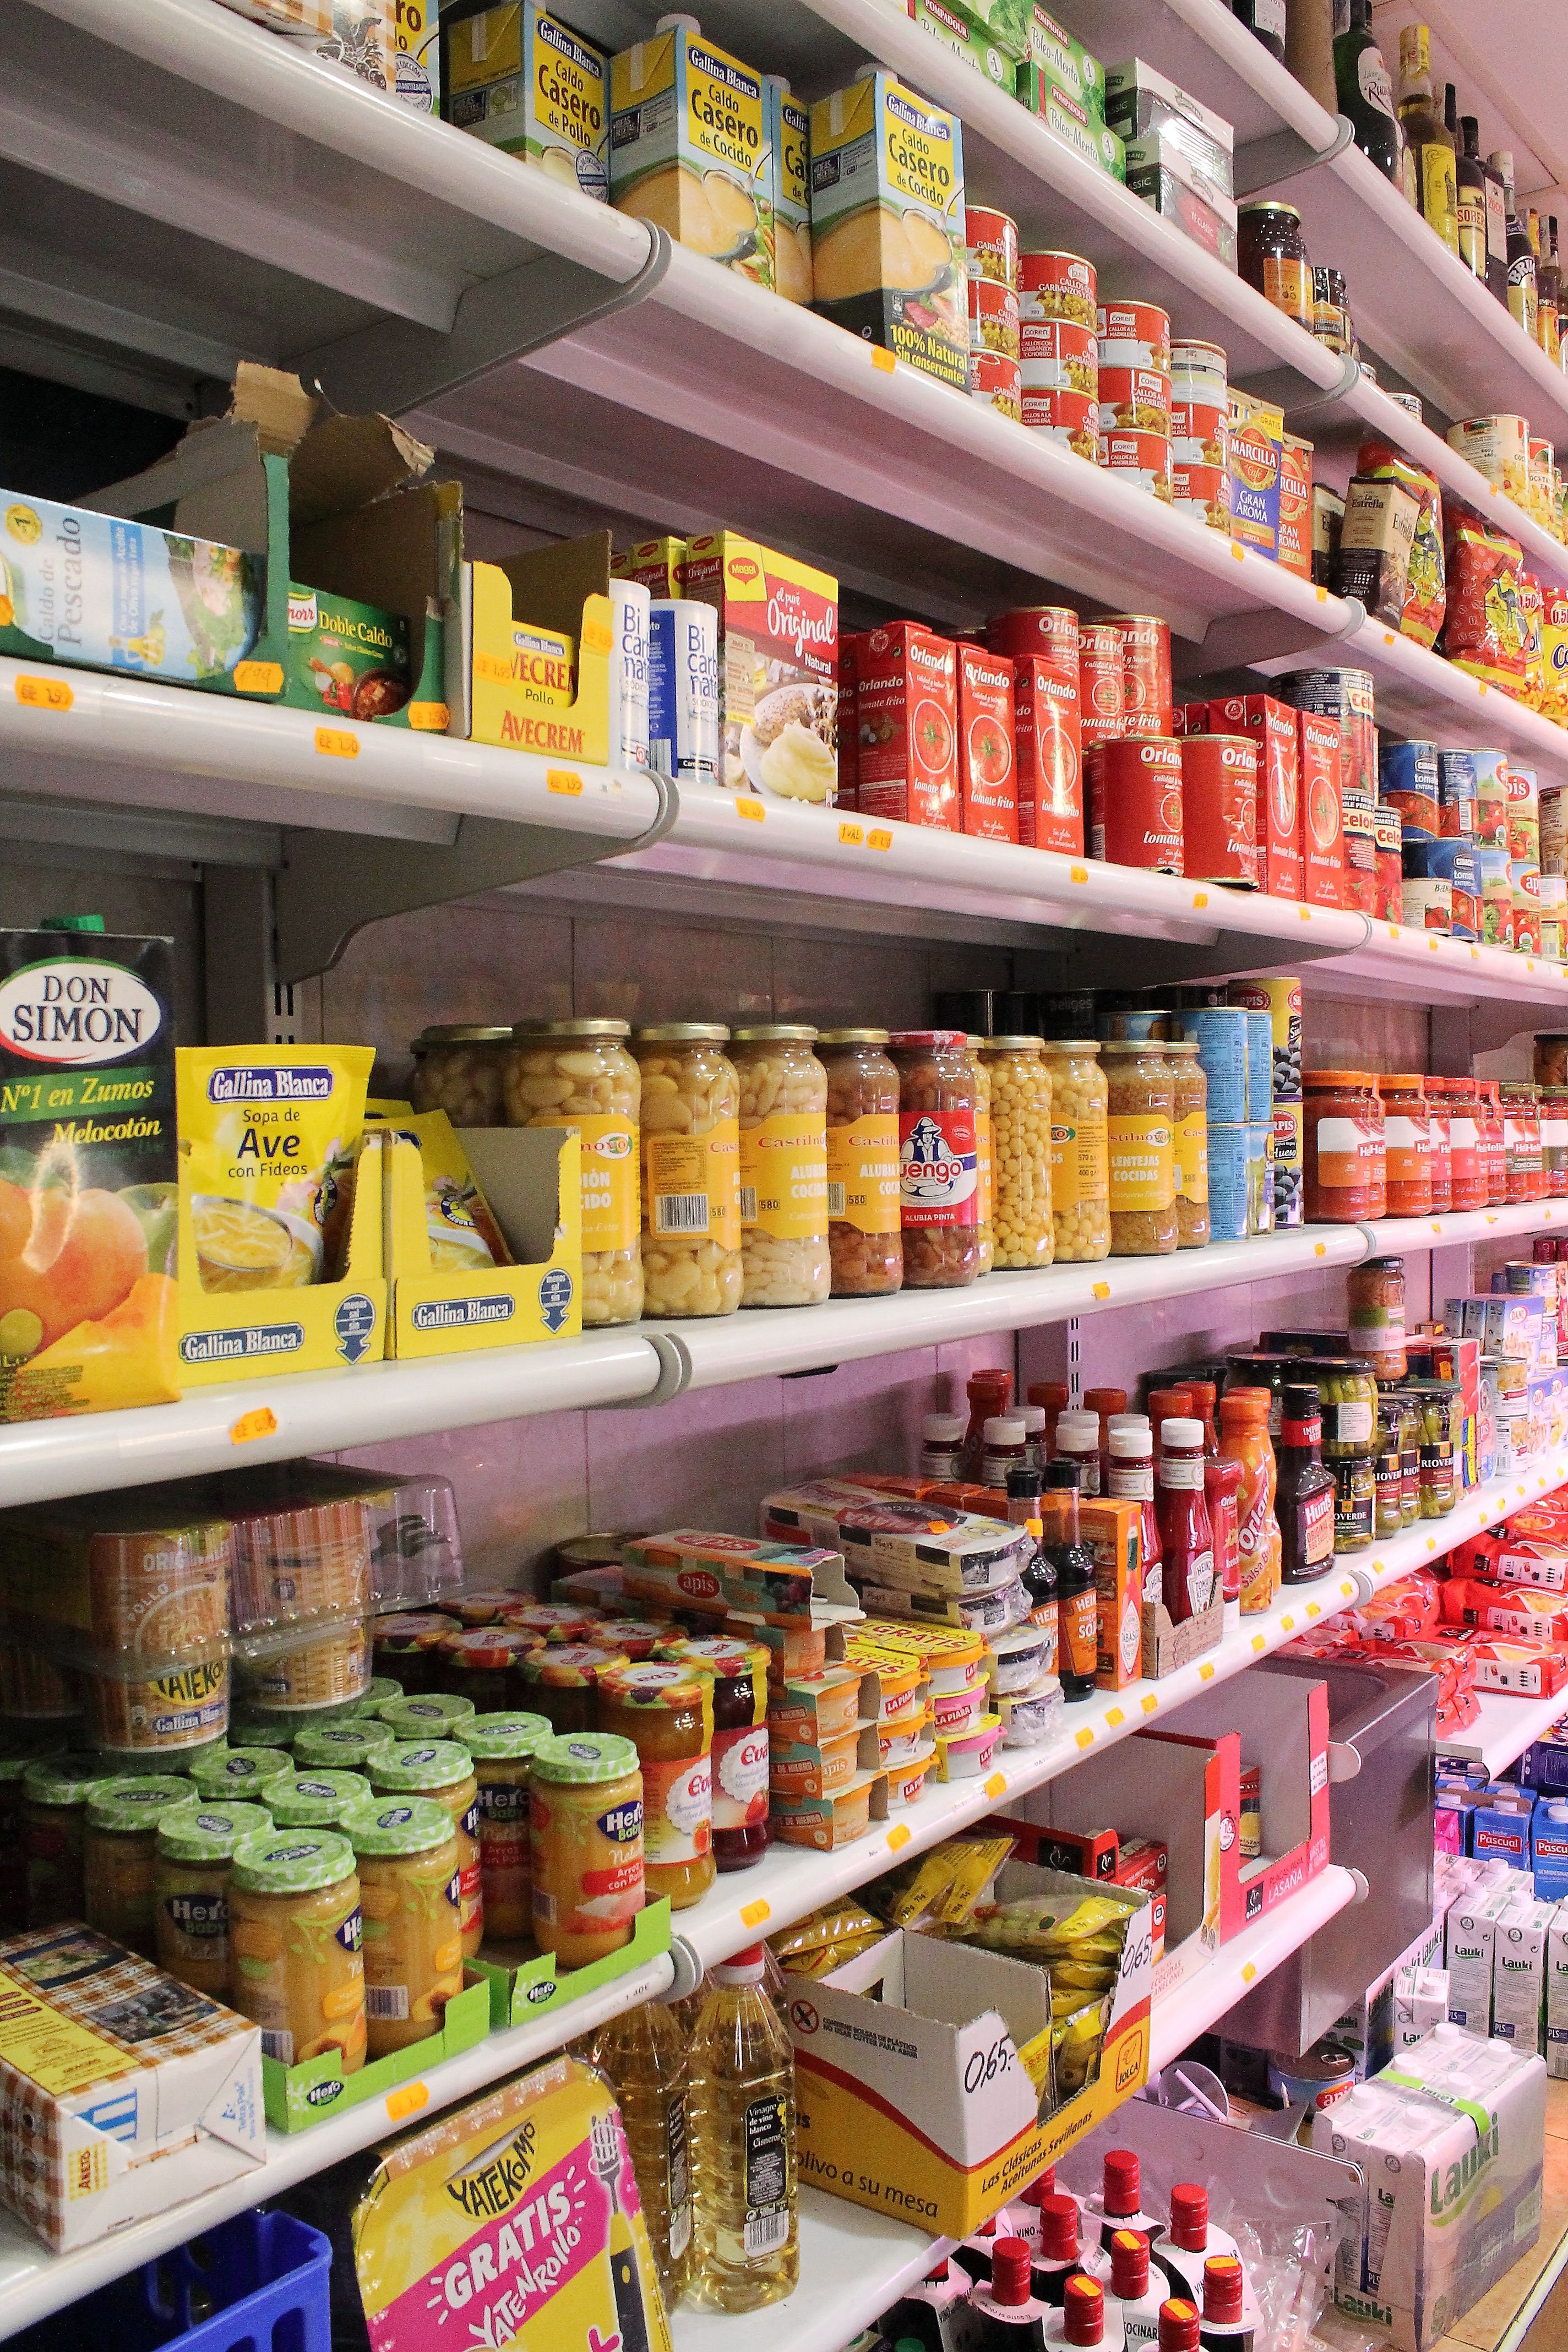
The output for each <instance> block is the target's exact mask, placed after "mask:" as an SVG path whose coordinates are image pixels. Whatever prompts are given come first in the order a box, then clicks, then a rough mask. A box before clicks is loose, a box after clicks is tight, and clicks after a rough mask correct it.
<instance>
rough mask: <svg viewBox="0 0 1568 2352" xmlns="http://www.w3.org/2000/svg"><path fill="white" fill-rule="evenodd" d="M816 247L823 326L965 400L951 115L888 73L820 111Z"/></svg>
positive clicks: (839, 93)
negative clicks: (888, 355) (879, 350)
mask: <svg viewBox="0 0 1568 2352" xmlns="http://www.w3.org/2000/svg"><path fill="white" fill-rule="evenodd" d="M811 241H812V268H813V272H814V279H815V286H816V294H815V298H814V299H815V302H816V309H817V310H820V311H821V312H822V314H823V316H824V318H826V319H831V320H834V322H835V324H836V325H837V326H840V327H846V328H847V329H848V331H849V332H850V333H851V334H852V335H860V336H863V337H864V338H865V340H866V341H868V342H872V343H880V344H881V345H882V347H883V349H884V350H886V351H889V352H894V353H896V355H897V356H898V357H899V358H900V359H902V360H908V361H910V363H911V364H912V365H913V366H915V367H918V368H923V369H924V371H925V373H927V374H928V375H934V376H937V377H940V379H941V381H942V383H951V384H952V385H954V386H955V387H956V388H957V389H958V390H959V391H961V392H962V391H963V390H965V389H966V388H967V386H968V383H969V320H968V295H967V291H966V278H965V260H964V250H963V135H962V133H961V131H960V129H959V126H958V123H957V121H956V120H955V118H954V117H953V116H952V115H951V114H944V113H943V112H942V109H941V108H940V107H936V106H931V105H930V104H928V102H927V101H926V100H924V99H923V98H918V97H917V96H916V95H915V92H914V91H913V90H912V89H905V88H904V86H903V84H902V82H900V81H896V80H895V79H893V77H892V75H891V74H887V73H878V74H868V75H867V77H866V79H865V80H864V81H858V82H854V83H852V84H851V85H850V87H849V88H848V89H840V90H836V91H835V92H834V94H833V96H832V97H831V98H824V99H820V100H818V101H817V103H816V105H815V106H814V107H813V108H812V110H811Z"/></svg>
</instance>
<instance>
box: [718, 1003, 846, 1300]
mask: <svg viewBox="0 0 1568 2352" xmlns="http://www.w3.org/2000/svg"><path fill="white" fill-rule="evenodd" d="M814 1045H816V1030H815V1029H807V1028H805V1027H803V1026H801V1025H800V1024H795V1023H790V1022H771V1023H769V1024H767V1025H766V1026H765V1027H759V1028H750V1029H737V1030H736V1031H735V1032H734V1042H733V1047H732V1051H731V1059H732V1061H733V1062H734V1065H735V1075H736V1076H737V1077H738V1078H739V1079H740V1082H741V1264H742V1269H743V1272H744V1276H745V1281H744V1287H743V1288H742V1293H741V1304H742V1307H819V1306H820V1305H821V1304H822V1302H823V1300H824V1299H825V1298H826V1297H827V1294H828V1290H829V1287H830V1285H831V1280H832V1274H831V1266H830V1262H829V1257H828V1248H827V1073H826V1070H825V1069H824V1068H823V1066H822V1064H821V1063H820V1062H819V1061H818V1060H817V1058H816V1055H815V1054H814V1053H813V1052H812V1047H813V1046H814Z"/></svg>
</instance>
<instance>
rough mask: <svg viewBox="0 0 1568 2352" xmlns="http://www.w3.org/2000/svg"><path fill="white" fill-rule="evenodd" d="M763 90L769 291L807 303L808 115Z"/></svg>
mask: <svg viewBox="0 0 1568 2352" xmlns="http://www.w3.org/2000/svg"><path fill="white" fill-rule="evenodd" d="M767 86H768V144H769V145H770V146H771V148H772V149H773V290H774V292H775V293H779V294H782V295H783V296H784V300H785V301H786V302H809V301H810V300H811V295H812V286H813V278H812V268H811V110H810V108H809V107H805V106H803V105H802V104H801V102H800V100H798V99H797V98H792V97H791V96H790V89H789V84H788V82H787V81H785V80H784V76H783V75H782V74H769V76H768V77H767ZM655 593H663V592H661V591H656V592H655ZM669 593H671V594H672V595H674V594H678V593H679V591H678V590H674V589H672V590H671V591H670V592H669Z"/></svg>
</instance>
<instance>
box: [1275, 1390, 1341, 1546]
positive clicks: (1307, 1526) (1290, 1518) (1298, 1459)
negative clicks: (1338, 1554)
mask: <svg viewBox="0 0 1568 2352" xmlns="http://www.w3.org/2000/svg"><path fill="white" fill-rule="evenodd" d="M1281 1405H1282V1410H1281V1413H1280V1421H1279V1446H1278V1447H1277V1449H1276V1454H1275V1460H1276V1465H1277V1470H1278V1483H1277V1485H1276V1487H1275V1491H1274V1516H1275V1517H1276V1518H1277V1519H1278V1521H1279V1578H1280V1582H1281V1583H1282V1584H1311V1583H1313V1582H1314V1581H1315V1580H1316V1579H1317V1578H1318V1577H1320V1576H1327V1574H1328V1573H1329V1570H1331V1568H1332V1566H1333V1564H1334V1474H1333V1472H1332V1471H1331V1470H1330V1469H1328V1468H1327V1467H1326V1466H1325V1465H1324V1462H1323V1458H1322V1455H1321V1453H1320V1451H1319V1448H1320V1447H1321V1444H1322V1441H1323V1420H1322V1407H1321V1404H1320V1402H1319V1400H1318V1391H1317V1388H1316V1386H1315V1385H1312V1386H1308V1385H1306V1384H1303V1385H1301V1386H1300V1387H1298V1386H1296V1385H1295V1384H1294V1383H1291V1384H1290V1385H1289V1386H1288V1387H1287V1388H1286V1391H1285V1394H1284V1397H1283V1399H1282V1401H1281Z"/></svg>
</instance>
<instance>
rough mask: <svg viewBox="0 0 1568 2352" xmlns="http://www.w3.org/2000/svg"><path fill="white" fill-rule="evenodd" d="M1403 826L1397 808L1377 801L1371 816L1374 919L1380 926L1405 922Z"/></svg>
mask: <svg viewBox="0 0 1568 2352" xmlns="http://www.w3.org/2000/svg"><path fill="white" fill-rule="evenodd" d="M1404 837H1405V828H1404V824H1403V823H1402V821H1401V819H1400V814H1399V811H1398V810H1397V809H1396V808H1385V807H1384V805H1383V803H1382V802H1381V801H1380V802H1379V803H1378V804H1377V806H1376V808H1374V809H1373V813H1372V840H1373V854H1374V856H1375V857H1376V861H1377V918H1378V920H1379V922H1382V923H1399V922H1403V921H1404V919H1405V860H1404V856H1403V855H1402V845H1403V842H1404Z"/></svg>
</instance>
